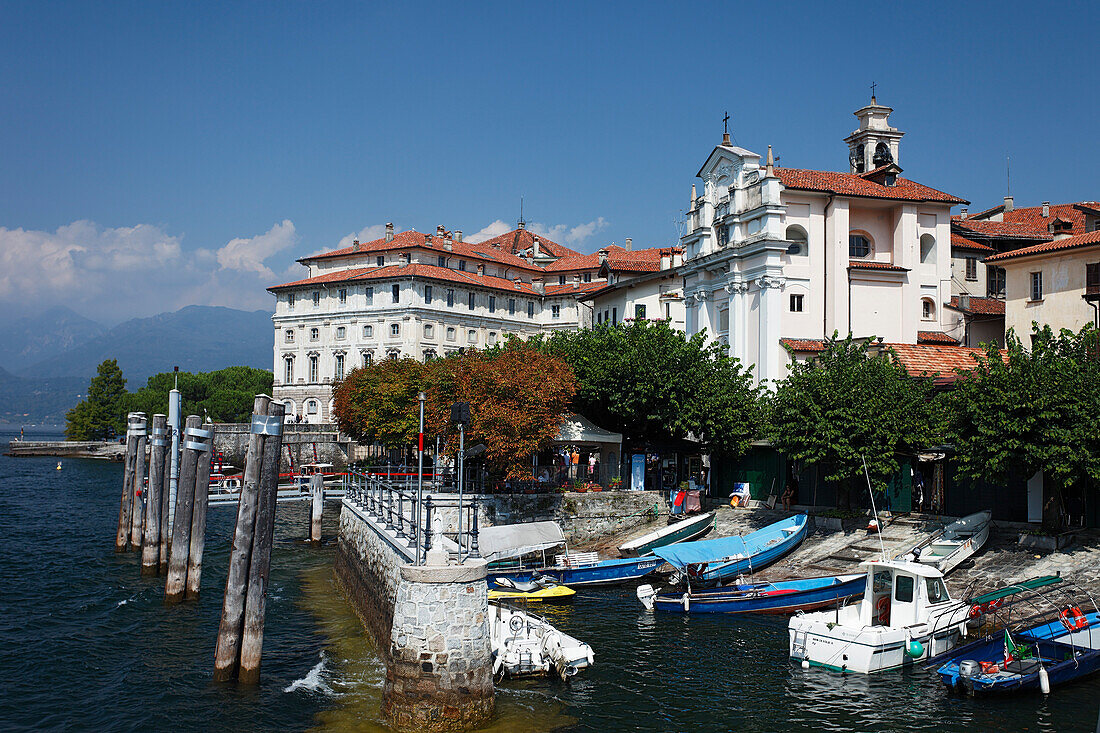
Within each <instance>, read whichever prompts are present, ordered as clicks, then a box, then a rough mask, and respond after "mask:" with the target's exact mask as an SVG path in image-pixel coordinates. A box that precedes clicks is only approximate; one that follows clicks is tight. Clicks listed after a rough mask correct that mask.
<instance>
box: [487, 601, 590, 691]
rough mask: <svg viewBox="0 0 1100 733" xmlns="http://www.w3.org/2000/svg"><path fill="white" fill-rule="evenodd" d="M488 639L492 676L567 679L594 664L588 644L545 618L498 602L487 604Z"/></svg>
mask: <svg viewBox="0 0 1100 733" xmlns="http://www.w3.org/2000/svg"><path fill="white" fill-rule="evenodd" d="M489 638H490V641H491V643H492V647H493V674H494V675H497V674H499V675H503V676H505V677H513V678H515V677H532V676H541V675H549V674H551V673H554V674H557V675H558V676H559V677H561V678H562V679H563V680H567V679H569V678H570V677H572V676H574V675H576V674H577V673H578V672H580V671H581V670H582V669H586V668H588V667H590V666H592V664H593V663H594V661H595V656H594V654H593V652H592V647H590V646H588V644H585V643H584V642H582V641H579V640H578V639H575V638H573V637H572V636H569V635H568V634H563V633H562V632H560V631H558V630H557V629H555V628H554V627H553V626H551V625H550V623H549V622H548V621H546V620H545V619H542V618H539V617H538V616H535V615H534V614H530V613H528V612H526V611H521V610H519V609H518V608H513V607H510V606H507V605H504V604H502V603H490V604H489Z"/></svg>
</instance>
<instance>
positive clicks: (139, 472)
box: [130, 412, 149, 551]
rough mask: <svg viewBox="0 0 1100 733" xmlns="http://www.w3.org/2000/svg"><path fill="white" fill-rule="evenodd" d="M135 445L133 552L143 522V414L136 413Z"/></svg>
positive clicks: (145, 431) (137, 547) (145, 428)
mask: <svg viewBox="0 0 1100 733" xmlns="http://www.w3.org/2000/svg"><path fill="white" fill-rule="evenodd" d="M136 418H137V421H136V429H135V434H136V435H137V444H136V445H135V446H134V473H133V479H132V480H131V484H132V485H133V487H134V488H133V491H132V492H131V493H132V494H133V511H132V512H131V513H130V546H131V547H133V549H134V550H135V551H140V550H141V535H142V531H141V530H142V526H141V525H142V522H144V521H145V512H144V508H143V507H144V505H145V500H144V498H143V497H142V495H143V494H144V493H145V447H146V441H147V438H146V436H147V435H148V434H149V431H148V423H147V421H146V419H145V413H144V412H138V413H136Z"/></svg>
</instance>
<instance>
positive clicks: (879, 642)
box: [788, 612, 960, 674]
mask: <svg viewBox="0 0 1100 733" xmlns="http://www.w3.org/2000/svg"><path fill="white" fill-rule="evenodd" d="M816 615H822V614H816ZM825 615H827V612H825ZM798 618H799V617H795V618H794V619H792V623H791V626H790V627H789V628H788V634H789V639H788V642H789V650H788V651H789V653H790V657H791V659H792V660H795V661H799V660H805V661H806V662H808V663H809V665H810V666H811V667H824V668H825V669H829V670H832V671H835V672H860V673H863V674H873V673H876V672H887V671H889V670H893V669H900V668H902V667H912V666H914V665H916V664H918V663H919V662H920V660H922V659H926V658H928V657H929V656H935V655H936V654H942V653H943V652H946V651H948V650H950V649H952V648H954V647H955V645H956V644H958V641H959V638H960V631H959V629H958V628H957V627H950V628H948V629H943V630H939V631H935V632H933V631H932V630H931V629H930V628H929V626H928V625H927V624H919V625H917V626H916V627H915V628H913V629H911V630H910V631H909V633H908V634H907V633H906V631H905V630H904V629H894V628H890V627H881V628H872V629H867V628H864V629H859V630H853V629H845V628H842V627H840V626H836V627H834V628H832V629H829V628H828V627H827V624H826V623H825V622H822V623H820V624H806V625H803V626H801V627H797V626H796V625H795V624H794V621H795V620H798ZM910 641H916V642H919V643H920V645H921V647H922V648H923V654H921V655H920V656H918V657H913V656H910V655H909V654H908V653H907V652H906V648H907V646H908V645H909V642H910Z"/></svg>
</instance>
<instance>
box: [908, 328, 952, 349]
mask: <svg viewBox="0 0 1100 733" xmlns="http://www.w3.org/2000/svg"><path fill="white" fill-rule="evenodd" d="M917 343H918V344H947V345H948V346H958V345H959V340H958V339H957V338H954V337H953V336H948V335H947V334H946V333H944V332H943V331H917Z"/></svg>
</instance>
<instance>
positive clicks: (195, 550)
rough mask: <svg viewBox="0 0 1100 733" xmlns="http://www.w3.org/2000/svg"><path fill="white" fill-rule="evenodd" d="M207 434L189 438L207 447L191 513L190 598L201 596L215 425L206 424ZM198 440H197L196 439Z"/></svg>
mask: <svg viewBox="0 0 1100 733" xmlns="http://www.w3.org/2000/svg"><path fill="white" fill-rule="evenodd" d="M200 432H204V433H206V435H190V436H188V440H195V439H196V438H201V439H202V440H204V441H205V443H206V448H205V450H203V451H202V452H201V453H200V454H199V456H198V466H197V467H196V468H195V499H194V503H193V505H192V506H193V509H192V513H191V551H190V552H189V553H188V555H187V590H186V592H185V594H184V596H185V597H186V598H188V599H192V598H198V597H199V585H200V581H201V579H202V551H203V548H204V547H206V506H207V501H208V499H209V496H210V456H211V455H213V452H214V426H213V425H209V424H208V425H206V426H205V427H204V428H203V430H202V431H200ZM196 442H197V441H196Z"/></svg>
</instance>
